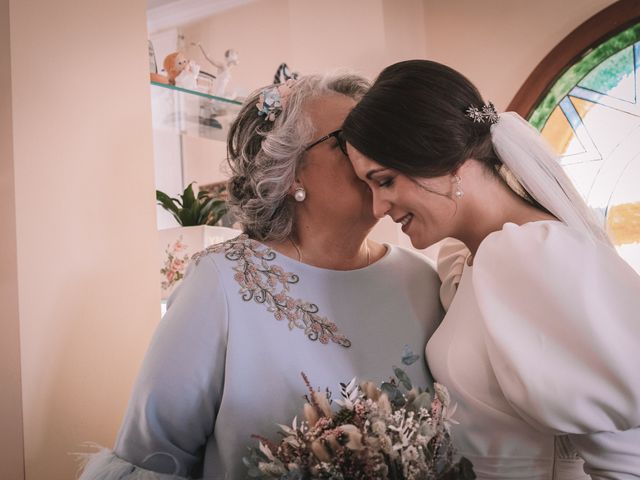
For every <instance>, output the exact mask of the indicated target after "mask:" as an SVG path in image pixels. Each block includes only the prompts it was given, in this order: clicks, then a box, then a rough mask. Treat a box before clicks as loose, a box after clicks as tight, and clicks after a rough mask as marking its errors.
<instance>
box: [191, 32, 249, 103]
mask: <svg viewBox="0 0 640 480" xmlns="http://www.w3.org/2000/svg"><path fill="white" fill-rule="evenodd" d="M191 45H194V46H197V47H199V48H200V51H201V52H202V55H204V58H205V59H206V60H207V61H208V62H209V63H210V64H211V65H213V66H214V67H215V68H216V75H215V76H216V84H215V87H214V89H212V92H211V93H212V94H213V95H215V96H216V97H223V98H231V99H233V98H235V93H232V94H229V93H227V86H228V85H229V80H231V69H232V68H233V67H235V66H236V65H238V63H240V62H239V60H238V52H236V51H235V50H233V49H229V50H227V51H226V52H225V53H224V62H216V61H215V60H212V59H211V57H209V55H207V52H205V50H204V48H203V47H202V45H201V44H199V43H192V44H191Z"/></svg>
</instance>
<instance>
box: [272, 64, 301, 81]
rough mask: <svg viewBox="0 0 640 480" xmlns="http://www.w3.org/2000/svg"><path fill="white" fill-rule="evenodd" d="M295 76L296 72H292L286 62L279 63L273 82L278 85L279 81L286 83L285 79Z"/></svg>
mask: <svg viewBox="0 0 640 480" xmlns="http://www.w3.org/2000/svg"><path fill="white" fill-rule="evenodd" d="M297 78H298V72H292V71H291V70H289V66H288V65H287V64H286V63H281V64H280V66H279V67H278V70H276V74H275V75H274V76H273V84H274V85H280V84H281V83H286V82H287V80H296V79H297Z"/></svg>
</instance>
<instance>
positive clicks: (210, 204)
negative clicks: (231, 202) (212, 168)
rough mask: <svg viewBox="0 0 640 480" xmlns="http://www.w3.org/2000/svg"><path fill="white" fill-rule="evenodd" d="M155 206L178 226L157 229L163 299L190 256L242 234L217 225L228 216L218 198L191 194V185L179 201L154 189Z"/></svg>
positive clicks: (221, 199)
mask: <svg viewBox="0 0 640 480" xmlns="http://www.w3.org/2000/svg"><path fill="white" fill-rule="evenodd" d="M156 200H157V202H158V205H160V206H161V207H163V208H164V209H165V210H167V211H168V212H169V213H171V215H173V217H174V218H175V219H176V221H177V222H178V224H180V226H179V227H175V228H166V229H163V230H160V232H159V236H160V252H161V258H160V285H161V289H162V298H163V299H166V298H167V297H168V296H169V295H170V294H171V292H172V291H173V289H174V288H175V286H176V285H177V284H178V283H179V282H180V280H182V278H183V277H184V274H185V271H186V267H187V264H188V263H189V259H190V258H191V256H192V255H193V254H195V253H197V252H199V251H200V250H204V249H205V248H207V247H208V246H209V245H213V244H215V243H220V242H223V241H225V240H228V239H230V238H233V237H236V236H237V235H239V234H240V233H241V232H240V231H239V230H234V229H232V228H227V227H222V226H218V223H219V222H220V220H221V219H222V217H223V216H224V215H225V214H226V213H227V204H226V202H225V201H224V199H223V198H221V195H219V194H218V195H215V194H212V193H211V192H207V191H199V192H198V193H197V194H196V193H195V192H194V191H193V183H190V184H189V185H188V186H187V188H185V189H184V192H183V193H182V194H179V195H178V198H173V197H170V196H169V195H167V194H166V193H164V192H161V191H160V190H156Z"/></svg>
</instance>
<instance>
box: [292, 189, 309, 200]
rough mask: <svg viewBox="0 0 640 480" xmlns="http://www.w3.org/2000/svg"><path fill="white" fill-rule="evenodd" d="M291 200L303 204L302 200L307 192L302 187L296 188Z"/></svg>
mask: <svg viewBox="0 0 640 480" xmlns="http://www.w3.org/2000/svg"><path fill="white" fill-rule="evenodd" d="M293 198H295V199H296V202H304V199H305V198H307V191H306V190H305V189H304V188H302V187H298V188H296V191H295V192H294V194H293Z"/></svg>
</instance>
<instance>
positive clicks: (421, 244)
mask: <svg viewBox="0 0 640 480" xmlns="http://www.w3.org/2000/svg"><path fill="white" fill-rule="evenodd" d="M406 235H407V236H408V237H409V240H411V245H412V246H413V248H415V249H417V250H424V249H425V248H429V247H430V246H431V245H433V244H434V243H436V242H434V241H432V240H430V239H428V238H424V237H419V236H417V235H415V234H414V235H412V234H411V233H407V234H406Z"/></svg>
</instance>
